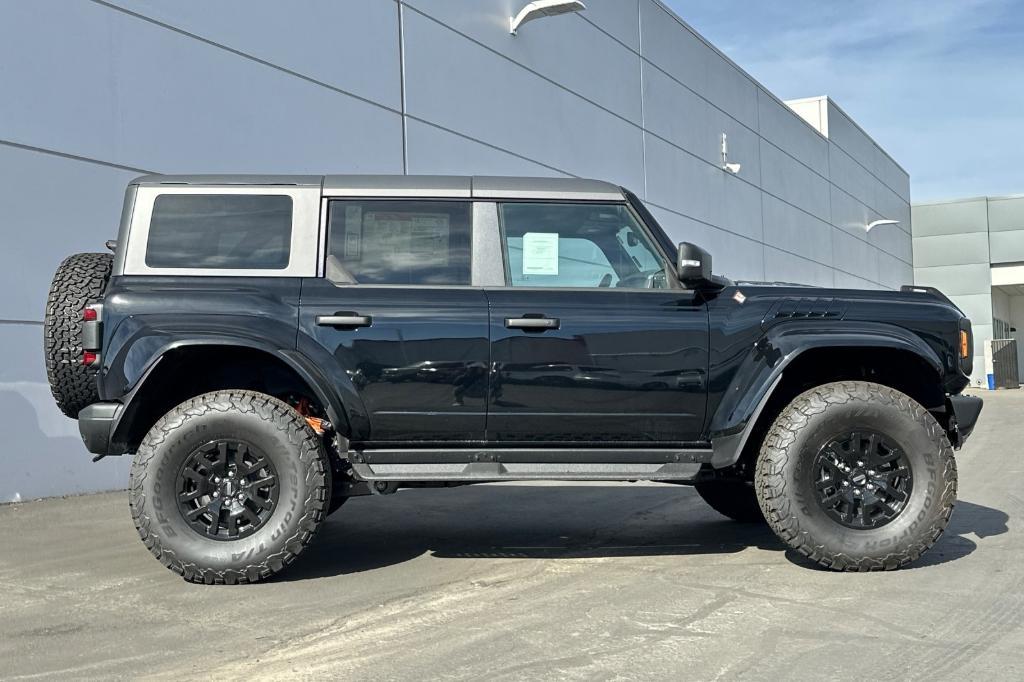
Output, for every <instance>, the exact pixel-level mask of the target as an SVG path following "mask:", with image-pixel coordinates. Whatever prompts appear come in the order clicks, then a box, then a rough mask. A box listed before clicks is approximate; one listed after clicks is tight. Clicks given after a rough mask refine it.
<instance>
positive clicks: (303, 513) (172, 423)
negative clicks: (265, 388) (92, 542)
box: [129, 391, 331, 584]
mask: <svg viewBox="0 0 1024 682" xmlns="http://www.w3.org/2000/svg"><path fill="white" fill-rule="evenodd" d="M330 487H331V483H330V473H329V470H328V469H327V455H326V453H325V452H324V448H323V444H322V442H321V440H320V438H319V437H318V436H317V435H316V433H314V431H313V430H312V429H311V428H310V427H309V425H308V424H307V423H306V420H305V419H303V418H302V416H301V415H299V413H298V412H296V411H295V410H294V409H292V408H291V407H289V406H288V405H286V404H285V403H283V402H281V401H280V400H277V399H276V398H272V397H270V396H267V395H263V394H262V393H254V392H252V391H221V392H216V393H208V394H206V395H202V396H199V397H198V398H194V399H192V400H189V401H187V402H185V403H182V404H181V405H179V406H178V407H176V408H174V409H173V410H171V411H170V412H169V413H168V414H167V415H165V416H164V417H163V418H161V419H160V421H158V422H157V423H156V425H155V426H153V428H152V429H151V430H150V431H149V433H148V434H147V435H146V437H145V439H143V441H142V445H141V446H140V447H139V451H138V453H137V454H136V455H135V458H134V461H133V462H132V468H131V483H130V488H129V503H130V505H131V510H132V518H133V519H134V521H135V527H136V528H137V529H138V531H139V535H140V536H141V537H142V541H143V542H144V543H145V544H146V547H148V548H149V551H150V552H152V553H153V555H154V556H156V558H157V559H159V560H160V562H161V563H163V564H164V565H165V566H167V568H169V569H171V570H172V571H174V572H176V573H178V574H179V575H181V576H182V577H183V578H185V580H189V581H192V582H197V583H207V584H225V583H226V584H234V583H253V582H257V581H259V580H262V579H264V578H268V577H270V576H271V575H273V574H275V573H277V572H279V571H281V570H282V569H284V567H285V566H287V565H288V564H290V563H292V561H294V560H295V558H296V557H297V556H298V555H299V554H300V553H302V551H303V549H305V547H306V546H307V545H308V544H309V543H310V541H311V540H312V539H313V537H314V536H315V535H316V532H317V530H318V529H319V527H320V524H321V522H322V521H323V520H324V518H325V517H326V516H327V508H328V504H329V503H330V499H331V489H330Z"/></svg>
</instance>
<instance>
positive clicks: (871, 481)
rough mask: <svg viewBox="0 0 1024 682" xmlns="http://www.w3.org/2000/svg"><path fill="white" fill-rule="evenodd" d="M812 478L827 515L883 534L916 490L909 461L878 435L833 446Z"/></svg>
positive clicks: (821, 455)
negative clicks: (880, 529) (882, 531)
mask: <svg viewBox="0 0 1024 682" xmlns="http://www.w3.org/2000/svg"><path fill="white" fill-rule="evenodd" d="M811 475H812V476H814V486H815V490H816V492H817V501H818V504H819V505H820V506H821V508H822V509H823V510H824V511H825V513H826V514H828V515H829V516H830V517H831V518H833V519H834V520H836V521H837V522H839V523H841V524H842V525H844V526H846V527H847V528H854V529H857V530H868V529H872V528H881V527H882V526H884V525H886V524H888V523H890V522H891V521H893V520H894V519H896V517H898V516H899V515H900V513H901V512H902V511H903V509H904V508H905V507H906V504H907V500H909V499H910V494H911V492H912V491H913V486H914V482H913V477H912V475H911V470H910V460H909V459H908V458H907V455H906V454H905V453H904V452H903V451H902V450H901V449H900V447H899V445H897V444H896V442H895V441H893V440H892V439H891V438H889V437H888V436H886V435H885V434H882V433H878V432H875V431H864V430H860V431H852V432H848V433H845V434H843V435H840V436H837V437H835V438H833V439H831V440H830V441H828V442H827V443H826V444H825V445H824V446H823V447H822V448H821V450H819V451H818V455H817V457H816V458H815V461H814V464H813V466H812V467H811Z"/></svg>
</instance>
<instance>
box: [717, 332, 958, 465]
mask: <svg viewBox="0 0 1024 682" xmlns="http://www.w3.org/2000/svg"><path fill="white" fill-rule="evenodd" d="M856 325H857V326H856V327H853V326H852V325H851V323H850V321H843V322H833V323H821V324H813V325H807V324H806V323H792V324H781V325H777V326H775V327H772V328H770V329H769V330H768V332H767V333H766V334H765V335H764V336H762V337H761V338H760V339H759V340H758V341H757V342H756V343H755V344H754V346H753V348H752V349H751V352H750V353H748V355H747V357H746V358H745V359H744V360H743V362H742V363H741V365H740V368H739V370H738V371H737V372H736V373H735V375H734V376H733V379H732V381H731V383H730V384H729V387H728V389H727V390H726V392H725V394H724V397H723V398H722V400H721V402H720V403H719V404H718V408H717V409H716V410H715V413H714V414H713V415H711V416H710V419H709V425H708V429H707V431H708V435H709V437H710V440H711V444H712V450H713V453H712V459H711V464H712V466H713V467H714V468H716V469H722V468H726V467H730V466H732V465H734V464H736V462H737V461H739V458H740V456H741V455H742V453H743V449H744V447H745V446H746V444H747V440H748V439H749V438H750V434H751V432H752V431H753V429H754V426H755V425H756V424H757V421H758V419H759V418H760V416H761V414H762V412H763V411H764V408H765V407H766V406H767V404H768V401H769V400H771V397H772V395H773V393H774V392H775V390H776V389H777V388H778V386H779V384H780V383H781V382H782V378H783V375H784V374H785V371H786V368H787V367H789V366H790V365H792V364H793V362H794V361H795V360H796V359H797V358H798V357H800V356H801V355H803V354H804V353H805V352H807V351H809V350H812V349H821V348H858V349H863V348H880V349H881V348H884V349H891V350H900V351H906V352H910V353H913V354H914V355H915V356H917V357H919V358H920V359H922V360H923V361H924V362H925V363H927V365H928V366H929V367H931V368H933V369H934V370H935V372H936V379H937V380H941V376H942V373H943V371H944V367H945V365H944V363H943V361H942V359H941V358H940V357H939V355H938V353H937V352H936V351H935V350H934V349H933V348H932V347H931V346H929V345H928V344H927V343H926V342H925V341H924V340H923V339H922V338H921V337H920V336H918V335H917V334H915V333H913V332H911V331H909V330H907V329H903V328H901V327H897V326H894V325H890V324H885V323H878V322H858V323H856Z"/></svg>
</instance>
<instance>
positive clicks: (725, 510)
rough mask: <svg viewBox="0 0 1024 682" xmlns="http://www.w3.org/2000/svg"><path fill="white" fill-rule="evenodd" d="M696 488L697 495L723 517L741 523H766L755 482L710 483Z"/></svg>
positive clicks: (700, 484) (698, 485)
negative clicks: (755, 490)
mask: <svg viewBox="0 0 1024 682" xmlns="http://www.w3.org/2000/svg"><path fill="white" fill-rule="evenodd" d="M694 487H695V488H696V489H697V494H698V495H700V496H701V497H702V498H703V499H704V501H705V502H707V503H708V505H709V506H710V507H711V508H712V509H714V510H715V511H716V512H718V513H719V514H721V515H722V516H727V517H729V518H730V519H732V520H733V521H739V522H740V523H764V514H762V513H761V507H760V505H759V504H758V502H757V495H756V494H755V493H754V484H753V482H750V483H747V482H745V481H709V482H708V483H698V484H697V485H696V486H694Z"/></svg>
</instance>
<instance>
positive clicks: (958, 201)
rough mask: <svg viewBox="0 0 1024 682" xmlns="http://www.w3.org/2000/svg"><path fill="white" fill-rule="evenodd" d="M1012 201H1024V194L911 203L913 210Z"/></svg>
mask: <svg viewBox="0 0 1024 682" xmlns="http://www.w3.org/2000/svg"><path fill="white" fill-rule="evenodd" d="M1010 199H1024V194H1002V195H994V196H989V195H983V196H977V197H960V198H957V199H935V200H932V201H914V202H911V204H910V206H911V208H913V207H915V206H945V205H946V204H967V203H970V202H972V201H1008V200H1010Z"/></svg>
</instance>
